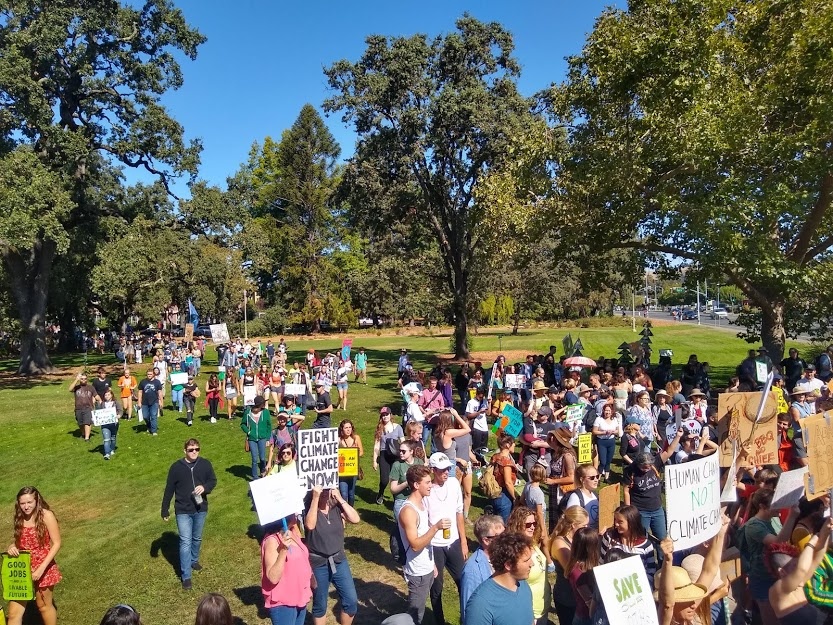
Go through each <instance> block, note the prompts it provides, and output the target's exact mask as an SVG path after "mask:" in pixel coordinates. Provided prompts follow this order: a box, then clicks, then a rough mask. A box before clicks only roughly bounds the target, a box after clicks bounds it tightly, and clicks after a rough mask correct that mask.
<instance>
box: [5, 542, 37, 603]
mask: <svg viewBox="0 0 833 625" xmlns="http://www.w3.org/2000/svg"><path fill="white" fill-rule="evenodd" d="M0 579H2V582H3V599H4V600H5V601H31V600H32V599H34V598H35V591H34V588H33V587H32V559H31V555H30V554H29V553H28V552H26V551H22V552H21V553H20V555H19V556H17V557H16V558H13V557H11V556H10V555H8V554H3V565H2V570H0Z"/></svg>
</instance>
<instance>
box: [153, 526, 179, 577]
mask: <svg viewBox="0 0 833 625" xmlns="http://www.w3.org/2000/svg"><path fill="white" fill-rule="evenodd" d="M160 554H161V556H162V557H163V558H165V560H166V561H167V562H168V564H170V565H171V568H172V569H173V572H174V574H175V575H177V576H179V536H178V535H177V534H176V533H175V532H163V533H162V535H161V536H160V537H159V538H157V539H156V540H154V541H153V542H152V543H151V544H150V557H151V558H158V557H159V556H160Z"/></svg>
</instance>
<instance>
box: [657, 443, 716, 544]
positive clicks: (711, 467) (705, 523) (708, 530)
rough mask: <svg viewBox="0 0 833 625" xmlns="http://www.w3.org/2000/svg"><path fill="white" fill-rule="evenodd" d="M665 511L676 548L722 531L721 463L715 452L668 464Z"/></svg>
mask: <svg viewBox="0 0 833 625" xmlns="http://www.w3.org/2000/svg"><path fill="white" fill-rule="evenodd" d="M665 514H666V517H667V525H668V536H670V537H671V540H673V541H674V551H680V550H682V549H689V548H691V547H696V546H697V545H699V544H700V543H702V542H704V541H706V540H708V539H709V538H711V537H712V536H715V535H716V534H717V532H718V531H720V526H721V520H720V466H719V463H718V461H717V457H716V456H714V455H711V456H708V457H706V458H700V459H699V460H692V461H691V462H684V463H683V464H669V465H668V466H666V467H665Z"/></svg>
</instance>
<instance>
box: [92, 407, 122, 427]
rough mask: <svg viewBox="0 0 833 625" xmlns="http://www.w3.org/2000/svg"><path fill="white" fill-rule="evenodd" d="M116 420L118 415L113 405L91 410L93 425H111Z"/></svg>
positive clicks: (117, 420) (116, 421)
mask: <svg viewBox="0 0 833 625" xmlns="http://www.w3.org/2000/svg"><path fill="white" fill-rule="evenodd" d="M118 422H119V415H118V413H117V412H116V407H115V406H113V407H111V408H101V409H99V410H93V425H95V426H102V425H112V424H113V423H118Z"/></svg>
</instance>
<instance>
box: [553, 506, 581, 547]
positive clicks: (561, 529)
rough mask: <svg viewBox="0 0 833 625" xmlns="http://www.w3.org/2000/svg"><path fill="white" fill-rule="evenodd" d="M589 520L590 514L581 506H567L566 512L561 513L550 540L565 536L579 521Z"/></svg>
mask: <svg viewBox="0 0 833 625" xmlns="http://www.w3.org/2000/svg"><path fill="white" fill-rule="evenodd" d="M589 521H590V515H589V514H587V510H585V509H584V508H582V507H581V506H572V507H570V508H567V509H566V510H565V511H564V514H562V515H561V518H560V519H558V523H556V524H555V528H553V530H552V534H550V542H552V541H553V540H555V539H556V538H564V537H565V536H566V535H567V532H568V531H570V528H572V527H573V526H575V525H577V524H579V523H588V522H589Z"/></svg>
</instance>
